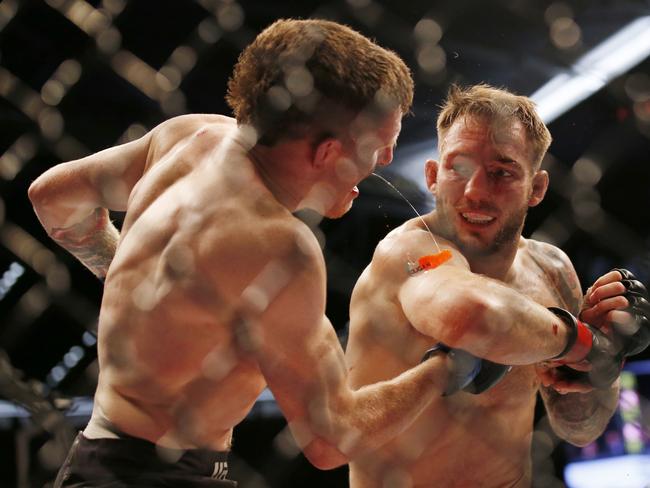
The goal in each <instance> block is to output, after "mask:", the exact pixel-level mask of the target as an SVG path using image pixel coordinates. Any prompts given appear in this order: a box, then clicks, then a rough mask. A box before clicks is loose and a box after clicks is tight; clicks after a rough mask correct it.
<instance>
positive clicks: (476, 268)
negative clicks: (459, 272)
mask: <svg viewBox="0 0 650 488" xmlns="http://www.w3.org/2000/svg"><path fill="white" fill-rule="evenodd" d="M516 255H517V243H513V244H512V245H510V246H508V247H507V248H504V249H500V250H499V251H497V252H495V253H494V254H490V255H488V256H471V255H467V254H466V255H465V258H466V259H467V262H468V263H469V267H470V269H471V270H472V272H474V273H478V274H482V275H485V276H487V277H489V278H493V279H495V280H499V281H506V277H507V275H508V273H509V271H510V270H511V268H512V263H513V262H514V261H515V256H516Z"/></svg>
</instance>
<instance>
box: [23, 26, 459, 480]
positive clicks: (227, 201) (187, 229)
mask: <svg viewBox="0 0 650 488" xmlns="http://www.w3.org/2000/svg"><path fill="white" fill-rule="evenodd" d="M361 75H362V76H361ZM412 95H413V82H412V79H411V76H410V73H409V71H408V68H407V67H406V65H405V64H404V63H403V62H402V61H401V60H400V59H399V58H398V57H397V56H396V55H395V54H394V53H392V52H389V51H387V50H385V49H383V48H381V47H379V46H377V45H375V44H374V43H372V42H371V41H369V40H368V39H366V38H365V37H363V36H362V35H360V34H358V33H356V32H354V31H353V30H351V29H349V28H347V27H345V26H342V25H339V24H336V23H333V22H329V21H321V20H305V21H299V20H282V21H278V22H276V23H274V24H273V25H272V26H270V27H268V28H267V29H266V30H265V31H263V32H262V33H261V34H260V35H259V36H258V37H257V38H256V39H255V41H254V42H253V43H252V44H251V45H250V46H249V47H247V48H246V49H245V51H244V52H243V53H242V55H241V57H240V59H239V61H238V63H237V65H236V67H235V70H234V73H233V76H232V78H231V80H230V82H229V89H228V97H227V99H228V102H229V104H230V106H231V107H232V109H233V111H234V113H235V115H236V120H235V119H232V118H229V117H225V116H220V115H187V116H180V117H177V118H173V119H171V120H169V121H167V122H164V123H162V124H161V125H159V126H158V127H156V128H154V129H153V130H152V131H150V132H149V133H148V134H146V135H145V136H143V137H142V138H140V139H138V140H136V141H133V142H129V143H127V144H124V145H121V146H117V147H114V148H110V149H107V150H104V151H102V152H99V153H97V154H94V155H91V156H88V157H85V158H83V159H80V160H77V161H72V162H69V163H64V164H61V165H58V166H55V167H54V168H52V169H51V170H49V171H47V172H46V173H44V174H43V175H42V176H41V177H39V178H38V179H37V180H36V181H35V182H34V183H33V184H32V186H31V187H30V190H29V197H30V199H31V201H32V202H33V204H34V209H35V211H36V213H37V215H38V217H39V219H40V221H41V223H42V224H43V226H44V227H45V229H46V230H47V232H48V234H49V235H50V236H51V237H52V238H53V239H54V240H55V241H56V242H57V243H59V244H60V245H62V246H63V247H64V248H66V249H67V250H69V251H70V252H72V253H73V254H74V255H75V256H77V257H78V258H79V259H80V260H81V261H82V263H84V264H85V265H86V266H87V267H88V268H89V269H90V270H91V271H92V272H93V273H95V274H96V275H97V276H98V277H99V278H104V277H105V288H104V295H103V299H102V304H101V310H100V317H99V326H98V330H99V366H100V373H99V379H98V387H97V392H96V395H95V403H94V410H93V415H92V418H91V420H90V422H89V424H88V426H87V427H86V429H85V430H84V432H83V433H81V434H80V435H79V436H78V437H77V439H76V441H75V443H74V445H73V447H72V449H71V451H70V454H69V456H68V459H67V460H66V463H65V464H64V466H63V467H62V468H61V470H60V472H59V476H58V479H57V482H56V486H75V487H77V486H111V487H118V486H119V487H121V486H148V487H151V486H174V487H181V486H193V487H194V486H196V487H198V486H233V485H234V484H235V483H234V482H232V481H230V480H228V479H227V477H226V473H227V465H226V453H227V451H228V449H229V447H230V443H231V437H232V431H233V427H234V426H235V425H236V424H237V423H239V422H240V421H241V420H242V419H244V417H246V414H247V413H248V412H249V410H250V409H251V407H252V405H253V404H254V402H255V400H256V398H257V397H258V395H259V394H260V392H261V391H262V390H263V389H264V388H265V387H266V386H268V387H269V388H270V389H271V391H272V392H273V394H274V396H275V399H276V401H277V403H278V404H279V406H280V408H281V409H282V412H283V413H284V415H285V416H286V418H287V421H288V423H289V427H290V428H291V431H292V433H293V435H294V437H295V439H296V441H297V444H298V445H299V447H300V448H301V449H302V450H303V452H304V453H305V455H306V456H307V457H308V459H309V460H310V461H311V462H312V463H313V464H315V465H316V466H317V467H319V468H324V469H326V468H331V467H335V466H338V465H341V464H343V463H345V462H347V460H348V459H349V457H351V456H354V455H356V454H358V453H360V452H364V450H368V449H372V448H375V447H376V446H378V445H380V444H382V443H384V442H386V441H387V440H388V439H390V438H391V437H392V436H394V435H395V434H396V433H398V432H400V431H401V430H403V429H404V428H405V427H406V426H407V425H408V424H409V423H410V422H411V421H412V419H414V418H415V417H417V414H418V413H419V412H421V411H422V410H423V409H424V408H426V406H427V405H428V404H429V402H430V401H431V400H432V399H433V398H434V397H437V396H439V395H440V393H441V391H442V390H443V389H444V388H445V387H446V383H445V381H446V380H445V378H444V376H443V375H441V374H440V371H442V370H443V369H444V368H445V362H444V360H442V359H439V358H434V359H433V360H432V361H427V362H426V363H425V364H423V365H421V366H418V367H416V368H413V369H412V370H411V371H409V372H406V373H405V374H402V375H400V376H399V378H396V379H391V380H390V381H386V382H382V383H381V384H378V385H373V386H369V387H366V388H360V389H359V390H358V391H353V390H352V389H350V388H349V386H348V383H347V370H346V368H345V362H344V356H343V351H342V349H341V347H340V345H339V342H338V340H337V337H336V334H335V331H334V329H333V328H332V325H331V324H330V322H329V321H328V319H327V318H326V317H325V315H324V310H325V295H326V285H325V264H324V259H323V255H322V252H321V249H320V247H319V243H318V241H317V239H316V238H315V236H314V234H313V233H312V232H311V230H310V229H309V227H308V226H307V225H305V223H303V222H302V221H300V220H298V219H297V218H295V217H294V216H293V215H292V212H295V211H296V210H299V209H303V208H311V209H315V210H317V211H318V212H320V213H321V214H323V215H326V216H330V217H337V216H340V215H342V214H344V213H345V212H346V211H347V210H348V209H349V208H350V206H351V205H352V201H353V199H354V198H355V197H356V196H357V194H358V190H357V187H356V186H355V185H356V184H357V183H358V182H359V181H361V180H362V179H363V178H365V177H366V176H368V175H369V174H370V173H371V172H372V171H373V169H374V168H375V166H376V165H380V166H383V165H387V164H389V163H390V162H391V160H392V157H393V146H394V145H395V142H396V139H397V136H398V134H399V132H400V129H401V118H402V115H403V114H405V113H406V112H407V111H408V110H409V107H410V105H411V101H412ZM107 209H113V210H120V211H126V216H125V220H124V224H123V226H122V229H121V232H118V231H117V229H116V228H115V227H114V226H113V225H112V224H111V222H110V221H109V216H108V210H107ZM109 265H110V266H109Z"/></svg>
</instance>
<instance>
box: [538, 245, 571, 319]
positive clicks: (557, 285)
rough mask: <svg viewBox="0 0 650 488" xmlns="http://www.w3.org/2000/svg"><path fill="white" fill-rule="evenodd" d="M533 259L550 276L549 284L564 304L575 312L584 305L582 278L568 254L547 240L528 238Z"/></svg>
mask: <svg viewBox="0 0 650 488" xmlns="http://www.w3.org/2000/svg"><path fill="white" fill-rule="evenodd" d="M528 251H529V255H530V257H531V258H532V260H533V261H534V262H535V264H537V266H538V267H539V268H540V269H541V271H542V272H543V274H544V275H545V276H546V277H547V278H548V284H549V286H551V287H552V288H553V289H554V290H555V292H556V293H557V295H558V298H559V299H560V301H561V303H562V304H563V306H564V307H565V308H566V309H567V310H569V311H570V312H571V313H573V314H576V315H577V314H578V313H579V312H580V309H581V307H582V290H581V287H580V280H579V279H578V276H577V274H576V271H575V269H574V267H573V264H571V261H570V260H569V258H568V256H567V255H566V254H565V253H564V252H563V251H561V250H560V249H558V248H557V247H555V246H553V245H551V244H547V243H545V242H539V241H534V240H532V239H529V240H528Z"/></svg>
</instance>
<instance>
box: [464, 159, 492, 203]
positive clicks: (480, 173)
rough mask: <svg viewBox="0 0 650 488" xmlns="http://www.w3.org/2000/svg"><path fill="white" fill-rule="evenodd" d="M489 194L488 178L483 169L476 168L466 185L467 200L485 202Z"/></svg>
mask: <svg viewBox="0 0 650 488" xmlns="http://www.w3.org/2000/svg"><path fill="white" fill-rule="evenodd" d="M488 194H489V188H488V178H487V174H486V172H485V170H484V169H483V168H480V167H479V168H476V169H475V170H474V172H473V173H472V175H471V176H470V178H469V179H468V180H467V183H466V184H465V198H466V199H467V200H474V201H478V200H484V199H485V198H486V197H487V196H488Z"/></svg>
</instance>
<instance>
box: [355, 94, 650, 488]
mask: <svg viewBox="0 0 650 488" xmlns="http://www.w3.org/2000/svg"><path fill="white" fill-rule="evenodd" d="M438 136H439V153H440V161H439V162H437V161H427V163H426V181H427V186H428V188H429V190H430V191H431V193H432V194H433V195H434V197H435V210H434V211H432V212H431V213H429V214H427V215H425V216H424V218H423V220H420V219H419V218H415V219H412V220H410V221H408V222H406V223H405V224H403V225H402V226H400V227H398V228H397V229H395V230H394V231H392V232H391V233H389V234H388V235H387V237H386V238H385V239H384V240H383V241H382V242H381V243H380V244H379V245H378V247H377V249H376V251H375V254H374V256H373V259H372V262H371V264H370V265H369V266H368V267H367V268H366V270H365V271H364V273H363V274H362V276H361V278H360V279H359V282H358V283H357V285H356V287H355V289H354V292H353V295H352V301H351V311H350V337H349V342H348V347H347V352H346V360H347V363H348V366H349V369H350V379H351V382H352V386H353V387H354V388H356V387H360V386H361V385H366V384H370V383H374V382H377V381H382V380H385V379H388V378H392V377H394V376H396V375H398V374H400V373H402V372H404V371H407V370H408V369H409V368H411V367H413V366H414V365H416V364H418V363H419V362H420V360H421V358H422V357H423V356H431V355H434V356H437V357H441V356H442V357H446V358H447V361H448V366H449V368H450V373H449V374H450V380H449V382H448V387H447V389H446V391H445V395H443V396H441V397H439V398H438V399H437V400H436V401H434V402H432V403H431V405H430V406H429V407H428V408H427V410H426V411H425V412H424V413H423V414H422V415H420V417H419V418H418V419H417V421H416V422H414V423H413V424H412V425H411V426H410V427H408V428H407V429H406V430H405V431H404V432H403V433H402V434H400V435H399V436H397V437H396V438H395V439H393V440H392V441H390V442H388V443H387V444H386V445H384V446H383V447H382V448H380V449H379V450H377V451H375V452H373V453H372V454H369V455H363V456H360V457H359V458H357V459H356V460H355V461H354V462H352V463H351V465H350V484H351V488H376V487H391V488H406V487H409V488H413V487H436V488H449V487H472V488H475V487H514V486H516V487H529V486H530V485H531V482H532V480H531V478H532V473H531V437H532V432H533V417H534V407H535V402H536V394H537V392H538V391H540V392H541V396H542V398H543V401H544V403H545V405H546V409H547V412H548V415H549V418H550V423H551V426H552V427H553V429H554V430H555V432H556V433H557V434H558V435H559V436H560V437H562V438H564V439H566V440H567V441H569V442H572V443H574V444H577V445H584V444H586V443H588V442H590V441H592V440H593V439H595V438H596V437H597V436H598V435H600V434H601V433H602V431H603V430H604V428H605V426H606V424H607V421H608V420H609V418H610V417H611V415H612V414H613V412H614V409H615V407H616V402H617V394H618V383H617V377H618V373H619V371H620V368H621V367H622V362H623V359H624V357H625V356H627V355H630V354H635V353H638V352H640V351H641V350H643V349H644V348H645V347H646V346H647V344H648V341H649V340H650V339H649V336H650V324H649V322H648V319H647V317H648V316H649V315H650V314H649V311H650V307H649V306H648V302H647V301H646V299H647V293H646V291H645V288H644V287H643V285H642V284H641V283H639V282H638V281H636V280H635V279H634V277H633V276H631V274H629V272H628V271H626V270H621V271H612V272H609V273H607V274H606V275H604V276H603V277H601V278H600V279H599V280H598V281H597V282H596V283H595V284H594V286H592V287H591V288H590V289H589V290H588V292H587V294H586V296H585V299H584V303H583V296H582V293H581V291H580V284H579V281H578V278H577V276H576V273H575V270H574V269H573V266H572V264H571V262H570V261H569V259H568V258H567V256H566V255H565V254H564V253H563V252H562V251H560V250H559V249H557V248H556V247H554V246H552V245H550V244H546V243H543V242H537V241H534V240H532V239H524V238H523V237H522V236H521V231H522V227H523V224H524V219H525V216H526V212H527V210H528V208H529V207H532V206H535V205H537V204H539V203H540V201H541V200H542V198H543V197H544V194H545V192H546V188H547V185H548V174H547V172H546V171H543V170H540V164H541V161H542V157H543V156H544V154H545V152H546V150H547V149H548V146H549V144H550V142H551V136H550V134H549V132H548V130H547V128H546V127H545V126H544V123H543V122H542V121H541V120H540V119H539V117H538V115H537V114H536V112H535V108H534V106H533V104H532V102H531V101H530V100H529V99H527V98H525V97H520V96H515V95H513V94H511V93H509V92H507V91H505V90H500V89H495V88H492V87H489V86H487V85H477V86H474V87H471V88H468V89H461V88H459V87H452V89H451V90H450V92H449V96H448V99H447V101H446V103H445V105H444V106H443V107H442V110H441V113H440V115H439V118H438ZM434 237H435V242H434ZM436 242H437V244H436ZM437 246H440V248H441V249H442V251H443V253H445V251H446V252H447V253H449V252H450V253H451V258H450V259H449V260H447V261H446V262H444V263H443V264H439V265H436V263H435V260H432V259H431V258H427V256H432V255H433V256H440V255H439V254H438V250H439V249H438V247H437ZM447 255H448V254H447ZM421 258H423V259H421ZM432 263H433V265H432ZM547 307H560V308H561V309H563V310H564V311H562V310H560V309H559V308H558V309H552V310H549V309H548V308H547ZM566 311H568V312H570V314H569V313H568V312H566ZM571 314H572V315H571ZM577 316H580V319H581V320H582V321H583V322H586V323H588V324H591V325H589V326H588V325H585V324H584V323H582V322H581V323H578V322H576V321H575V317H577ZM633 319H634V320H633ZM601 328H602V330H601ZM605 332H608V334H606V333H605ZM437 343H439V344H437ZM432 346H434V347H432ZM427 350H429V352H428V353H426V354H425V352H426V351H427ZM478 358H484V360H481V359H478ZM568 363H570V365H571V367H572V368H573V369H567V368H568V367H569V366H563V365H564V364H568ZM503 365H512V366H513V367H512V369H511V370H509V371H508V367H507V366H503ZM504 375H505V376H504ZM499 380H500V381H499ZM490 386H492V388H489V387H490Z"/></svg>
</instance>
